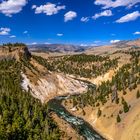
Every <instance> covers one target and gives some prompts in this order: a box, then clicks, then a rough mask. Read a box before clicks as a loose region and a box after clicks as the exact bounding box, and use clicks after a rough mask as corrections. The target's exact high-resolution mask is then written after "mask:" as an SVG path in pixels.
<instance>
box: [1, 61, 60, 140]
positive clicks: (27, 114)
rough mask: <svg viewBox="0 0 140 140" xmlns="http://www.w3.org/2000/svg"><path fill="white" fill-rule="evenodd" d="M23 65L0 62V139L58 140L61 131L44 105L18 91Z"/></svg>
mask: <svg viewBox="0 0 140 140" xmlns="http://www.w3.org/2000/svg"><path fill="white" fill-rule="evenodd" d="M21 69H22V65H21V64H20V63H19V62H16V61H15V60H2V61H0V140H10V139H12V140H33V139H34V140H58V139H60V131H59V128H58V127H57V125H56V123H55V122H54V121H53V120H52V119H51V118H50V117H49V116H48V109H47V106H46V105H42V104H41V102H40V101H39V100H37V99H35V98H33V97H32V96H31V94H30V93H29V92H26V91H23V90H22V88H21V85H20V84H21V82H22V77H21V76H20V75H21Z"/></svg>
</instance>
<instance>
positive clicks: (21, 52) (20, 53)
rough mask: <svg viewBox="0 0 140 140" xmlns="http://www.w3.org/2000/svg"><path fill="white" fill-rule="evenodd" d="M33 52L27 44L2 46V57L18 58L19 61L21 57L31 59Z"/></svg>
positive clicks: (0, 55)
mask: <svg viewBox="0 0 140 140" xmlns="http://www.w3.org/2000/svg"><path fill="white" fill-rule="evenodd" d="M30 57H31V53H30V52H29V51H28V48H27V47H26V46H19V47H9V46H2V47H1V48H0V59H8V60H9V59H16V60H17V61H19V60H20V59H21V58H24V59H28V60H29V59H30Z"/></svg>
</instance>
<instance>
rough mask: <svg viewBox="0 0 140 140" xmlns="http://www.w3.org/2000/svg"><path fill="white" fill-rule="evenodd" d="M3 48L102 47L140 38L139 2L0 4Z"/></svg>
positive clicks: (12, 0)
mask: <svg viewBox="0 0 140 140" xmlns="http://www.w3.org/2000/svg"><path fill="white" fill-rule="evenodd" d="M0 19H1V21H0V44H2V43H6V42H24V43H27V44H36V43H46V44H47V43H65V44H79V45H85V46H86V45H99V44H108V43H110V42H111V43H114V42H117V41H119V40H130V39H135V38H140V0H0Z"/></svg>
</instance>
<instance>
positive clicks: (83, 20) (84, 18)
mask: <svg viewBox="0 0 140 140" xmlns="http://www.w3.org/2000/svg"><path fill="white" fill-rule="evenodd" d="M81 21H82V22H88V21H89V17H82V18H81Z"/></svg>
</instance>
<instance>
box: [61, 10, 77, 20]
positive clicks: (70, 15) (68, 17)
mask: <svg viewBox="0 0 140 140" xmlns="http://www.w3.org/2000/svg"><path fill="white" fill-rule="evenodd" d="M76 17H77V13H76V12H74V11H69V12H67V13H66V14H65V15H64V21H65V22H67V21H69V20H73V19H74V18H76Z"/></svg>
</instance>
